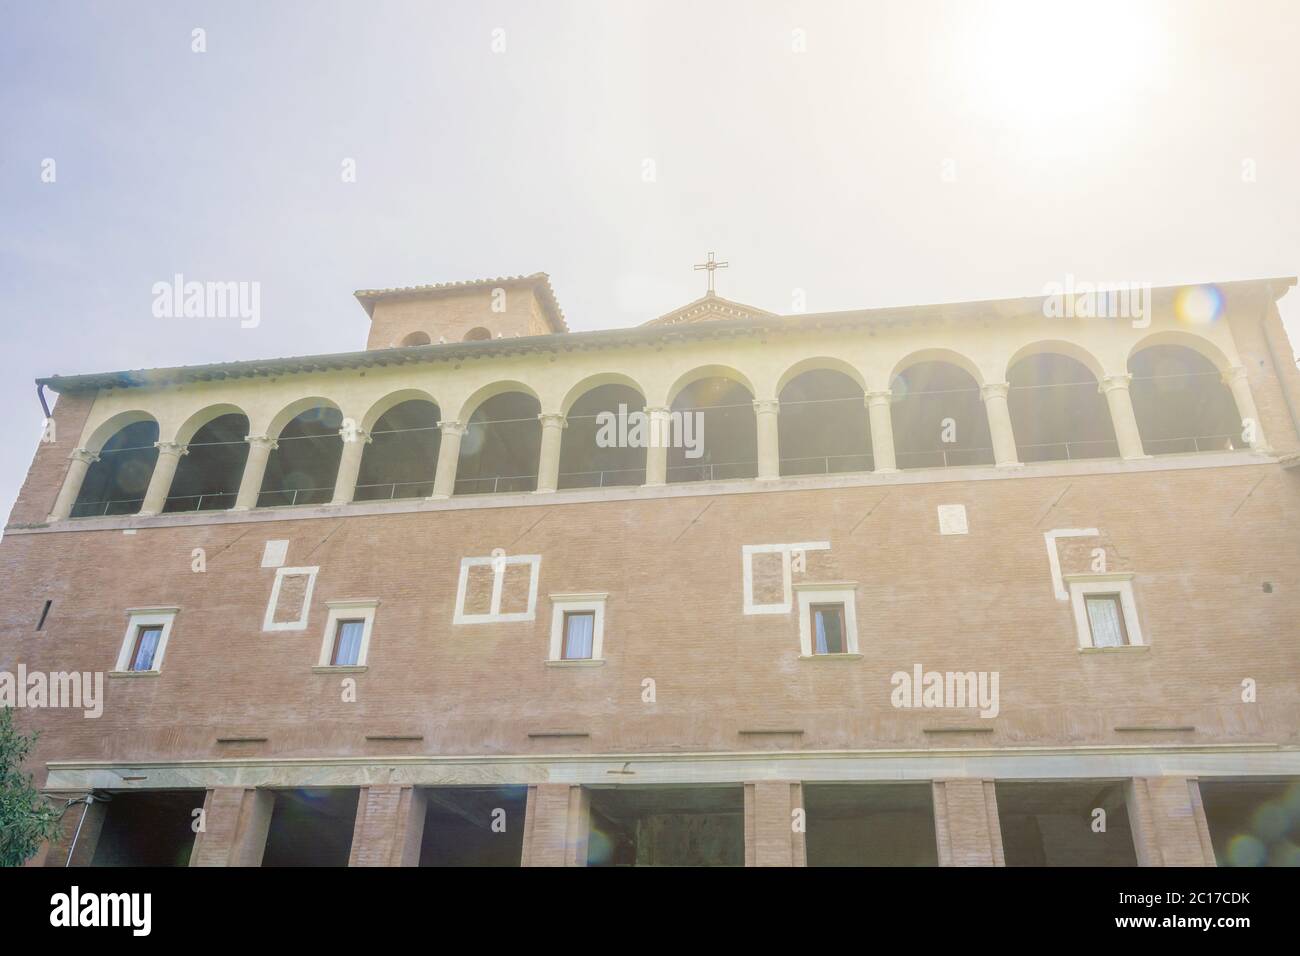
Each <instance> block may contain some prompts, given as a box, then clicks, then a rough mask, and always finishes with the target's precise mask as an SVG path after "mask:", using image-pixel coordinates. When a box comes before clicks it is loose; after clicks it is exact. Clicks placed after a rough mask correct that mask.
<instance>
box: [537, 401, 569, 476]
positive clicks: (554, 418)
mask: <svg viewBox="0 0 1300 956" xmlns="http://www.w3.org/2000/svg"><path fill="white" fill-rule="evenodd" d="M537 417H538V419H540V420H541V423H542V452H541V456H540V457H539V460H538V462H537V491H536V492H534V494H545V493H547V492H551V491H554V490H555V489H556V488H557V487H558V486H559V483H560V444H561V440H562V439H563V437H564V429H565V428H567V427H568V424H569V422H568V420H567V419H566V418H565V417H564V416H563V415H556V414H554V413H551V412H543V413H542V414H540V415H538V416H537Z"/></svg>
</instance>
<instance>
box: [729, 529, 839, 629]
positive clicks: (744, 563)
mask: <svg viewBox="0 0 1300 956" xmlns="http://www.w3.org/2000/svg"><path fill="white" fill-rule="evenodd" d="M830 547H831V545H830V542H829V541H804V542H801V543H798V544H746V545H741V548H740V574H741V580H742V583H743V588H744V599H745V613H746V614H789V613H790V607H791V603H792V597H791V592H792V589H793V586H794V584H793V582H794V574H795V569H794V565H795V562H796V559H798V563H799V564H800V565H801V566H804V567H806V566H807V559H806V555H807V553H808V552H809V551H829V550H830ZM756 554H757V555H776V556H778V557H779V559H780V562H781V600H780V602H778V603H774V604H755V603H754V555H756Z"/></svg>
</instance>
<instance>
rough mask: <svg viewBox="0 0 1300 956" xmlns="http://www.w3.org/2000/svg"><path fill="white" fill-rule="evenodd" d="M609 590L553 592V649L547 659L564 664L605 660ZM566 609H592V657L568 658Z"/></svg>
mask: <svg viewBox="0 0 1300 956" xmlns="http://www.w3.org/2000/svg"><path fill="white" fill-rule="evenodd" d="M608 597H609V594H608V593H607V592H592V593H589V594H552V595H550V598H551V605H552V610H551V651H550V656H549V657H547V660H548V661H550V662H552V663H563V664H570V663H572V664H593V663H599V662H600V661H603V660H604V659H605V658H604V645H605V599H606V598H608ZM566 611H592V612H594V614H595V622H594V623H593V624H592V635H591V657H589V658H577V659H568V658H565V656H564V637H565V634H564V614H565V612H566Z"/></svg>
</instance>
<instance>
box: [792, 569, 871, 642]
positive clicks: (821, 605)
mask: <svg viewBox="0 0 1300 956" xmlns="http://www.w3.org/2000/svg"><path fill="white" fill-rule="evenodd" d="M794 590H795V593H796V594H797V595H798V598H799V602H798V604H799V652H800V656H802V657H848V656H857V655H858V654H859V651H858V610H857V602H856V595H857V584H855V583H854V582H852V581H833V582H827V583H815V582H808V583H806V584H796V585H794Z"/></svg>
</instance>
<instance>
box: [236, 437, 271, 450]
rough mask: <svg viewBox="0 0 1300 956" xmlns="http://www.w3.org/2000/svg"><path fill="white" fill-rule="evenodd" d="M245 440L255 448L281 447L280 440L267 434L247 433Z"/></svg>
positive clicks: (269, 448)
mask: <svg viewBox="0 0 1300 956" xmlns="http://www.w3.org/2000/svg"><path fill="white" fill-rule="evenodd" d="M244 441H246V442H248V444H249V445H251V446H252V447H254V448H265V449H266V450H267V451H274V450H275V449H277V448H279V447H280V443H279V442H278V441H276V440H275V439H274V438H271V437H269V436H267V435H245V436H244Z"/></svg>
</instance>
